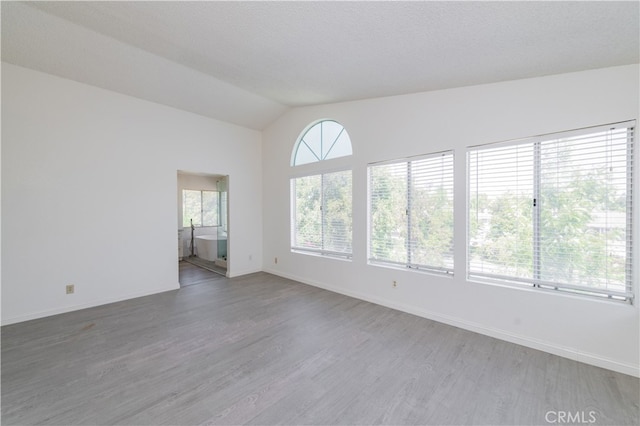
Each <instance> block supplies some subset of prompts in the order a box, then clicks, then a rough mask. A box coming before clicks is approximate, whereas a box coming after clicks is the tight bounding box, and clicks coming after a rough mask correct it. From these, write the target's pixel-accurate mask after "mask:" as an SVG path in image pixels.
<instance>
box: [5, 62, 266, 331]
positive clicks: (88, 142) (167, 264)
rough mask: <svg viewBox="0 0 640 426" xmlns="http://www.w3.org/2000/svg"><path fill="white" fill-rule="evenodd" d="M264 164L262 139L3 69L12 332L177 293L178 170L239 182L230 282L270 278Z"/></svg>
mask: <svg viewBox="0 0 640 426" xmlns="http://www.w3.org/2000/svg"><path fill="white" fill-rule="evenodd" d="M261 155H262V150H261V135H260V133H259V132H257V131H254V130H249V129H245V128H242V127H239V126H235V125H230V124H226V123H223V122H219V121H216V120H212V119H209V118H205V117H202V116H199V115H195V114H191V113H187V112H184V111H180V110H176V109H172V108H169V107H166V106H162V105H159V104H154V103H151V102H147V101H143V100H139V99H136V98H131V97H127V96H124V95H120V94H117V93H114V92H110V91H106V90H102V89H98V88H95V87H92V86H87V85H84V84H80V83H76V82H73V81H70V80H65V79H61V78H58V77H54V76H51V75H48V74H43V73H40V72H36V71H32V70H29V69H26V68H21V67H17V66H14V65H10V64H6V63H3V64H2V323H3V324H9V323H13V322H18V321H22V320H27V319H31V318H37V317H43V316H47V315H51V314H55V313H59V312H65V311H70V310H74V309H78V308H81V307H88V306H94V305H99V304H102V303H107V302H110V301H115V300H121V299H127V298H131V297H135V296H140V295H145V294H151V293H157V292H161V291H165V290H170V289H177V288H178V264H177V233H176V231H177V228H176V224H177V219H178V218H177V201H176V193H177V178H176V176H177V175H176V172H177V170H190V171H198V172H203V173H210V174H222V175H229V176H230V180H229V184H230V186H229V190H230V193H231V194H232V197H231V198H230V218H229V226H230V230H229V232H230V234H231V235H232V241H231V245H230V247H229V250H230V252H231V253H232V256H233V259H232V261H231V262H230V264H229V273H230V275H232V276H236V275H241V274H245V273H249V272H254V271H258V270H260V269H261V267H262V265H261V263H260V259H261V258H262V253H261V247H262V238H261V235H262V222H261V211H262V207H261V205H262V195H261V179H262V175H261ZM250 257H251V258H252V260H250ZM66 284H75V286H76V291H75V294H73V295H66V294H65V291H64V290H65V285H66Z"/></svg>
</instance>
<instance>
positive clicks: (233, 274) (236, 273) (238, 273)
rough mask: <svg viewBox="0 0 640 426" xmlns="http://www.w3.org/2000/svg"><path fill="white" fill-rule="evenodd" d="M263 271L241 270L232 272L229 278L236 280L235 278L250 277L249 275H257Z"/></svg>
mask: <svg viewBox="0 0 640 426" xmlns="http://www.w3.org/2000/svg"><path fill="white" fill-rule="evenodd" d="M262 271H263V270H262V269H244V270H240V271H236V270H234V271H232V272H230V273H229V275H228V277H229V278H235V277H240V276H242V275H249V274H256V273H258V272H262Z"/></svg>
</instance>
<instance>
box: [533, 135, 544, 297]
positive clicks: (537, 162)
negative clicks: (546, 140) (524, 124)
mask: <svg viewBox="0 0 640 426" xmlns="http://www.w3.org/2000/svg"><path fill="white" fill-rule="evenodd" d="M541 161H542V160H541V156H540V142H534V144H533V200H532V202H533V209H532V212H533V280H534V282H537V281H539V280H540V275H541V274H540V267H541V264H540V207H541V204H542V200H541V198H540V192H541V191H540V181H541V179H540V169H541ZM534 285H535V284H534Z"/></svg>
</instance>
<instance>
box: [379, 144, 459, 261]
mask: <svg viewBox="0 0 640 426" xmlns="http://www.w3.org/2000/svg"><path fill="white" fill-rule="evenodd" d="M369 262H370V263H373V264H384V265H390V266H399V267H406V268H413V269H421V270H428V271H432V272H441V273H446V274H452V273H453V152H450V151H449V152H444V153H437V154H432V155H428V156H421V157H416V158H415V159H409V160H407V159H404V160H402V161H395V162H387V163H378V164H372V165H370V166H369Z"/></svg>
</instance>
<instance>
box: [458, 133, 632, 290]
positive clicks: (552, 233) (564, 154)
mask: <svg viewBox="0 0 640 426" xmlns="http://www.w3.org/2000/svg"><path fill="white" fill-rule="evenodd" d="M632 150H633V128H631V127H629V124H628V123H627V124H622V125H615V126H608V127H607V128H598V129H584V130H581V131H574V132H571V133H565V134H556V135H549V136H545V137H540V138H536V139H535V140H533V139H531V140H527V141H522V142H519V143H516V144H512V145H508V146H498V147H491V146H487V147H479V148H474V149H471V150H470V151H469V152H468V160H469V197H470V198H469V209H470V210H469V257H468V259H469V275H470V276H471V277H474V276H475V277H482V278H490V279H499V280H504V281H512V282H519V283H523V284H528V285H532V284H533V285H534V286H537V287H543V288H551V289H557V290H565V291H571V292H579V293H588V294H594V295H603V296H608V297H613V298H619V299H631V297H632V292H631V290H632V289H631V262H632V246H631V225H632V219H633V214H632V203H631V182H632V179H631V173H632V158H633V157H632Z"/></svg>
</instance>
